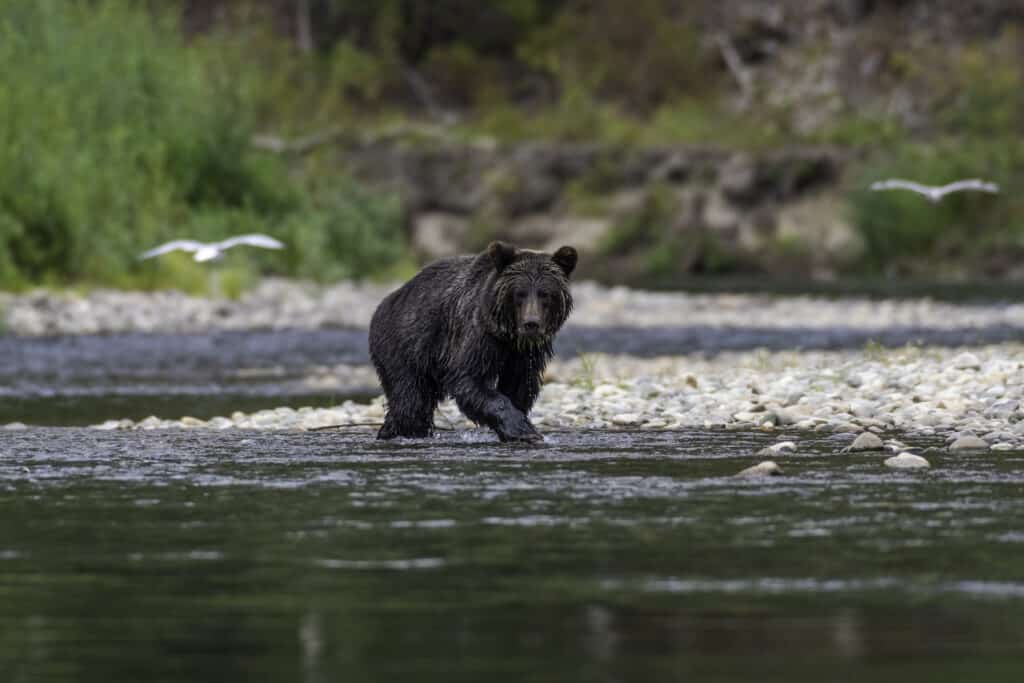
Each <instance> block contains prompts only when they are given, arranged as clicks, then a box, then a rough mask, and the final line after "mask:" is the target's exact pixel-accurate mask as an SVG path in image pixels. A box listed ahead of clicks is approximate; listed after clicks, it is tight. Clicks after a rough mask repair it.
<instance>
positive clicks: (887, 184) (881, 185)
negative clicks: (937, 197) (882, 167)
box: [869, 178, 935, 197]
mask: <svg viewBox="0 0 1024 683" xmlns="http://www.w3.org/2000/svg"><path fill="white" fill-rule="evenodd" d="M869 188H870V189H872V190H910V191H911V192H916V193H918V194H923V195H925V196H926V197H927V196H930V195H931V194H932V191H933V190H934V189H935V188H933V187H931V186H929V185H922V184H921V183H915V182H914V181H913V180H904V179H902V178H890V179H889V180H879V181H878V182H874V183H871V185H870V186H869Z"/></svg>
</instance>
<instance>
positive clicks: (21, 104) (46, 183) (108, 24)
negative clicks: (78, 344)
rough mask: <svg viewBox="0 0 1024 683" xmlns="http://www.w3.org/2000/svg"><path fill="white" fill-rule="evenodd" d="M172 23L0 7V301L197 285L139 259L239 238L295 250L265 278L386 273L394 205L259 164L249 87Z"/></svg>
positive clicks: (244, 76) (173, 19)
mask: <svg viewBox="0 0 1024 683" xmlns="http://www.w3.org/2000/svg"><path fill="white" fill-rule="evenodd" d="M177 21H178V17H177V15H176V14H174V13H172V12H170V11H156V12H155V13H153V12H150V11H149V9H147V8H146V7H144V6H143V5H142V4H140V3H133V2H129V1H128V0H99V1H97V2H84V1H74V0H0V73H3V74H4V83H3V87H2V88H0V286H5V287H17V286H22V285H26V284H29V283H39V282H44V283H45V282H49V283H68V282H93V283H106V284H115V285H139V284H143V285H152V286H156V285H161V284H166V283H167V282H168V281H169V280H170V281H173V280H175V279H182V278H191V277H192V276H193V275H194V273H191V272H189V271H188V269H187V268H186V269H185V271H184V272H182V268H181V267H180V265H175V264H173V263H171V264H169V265H166V266H164V265H162V264H161V263H157V264H154V263H151V262H146V263H141V264H140V263H139V262H137V260H136V259H135V255H136V254H137V253H138V252H139V251H141V250H142V249H144V248H146V247H149V246H152V245H153V244H156V243H158V242H160V241H163V240H167V239H171V238H175V237H185V236H187V237H193V238H196V239H201V240H207V239H219V238H223V237H225V236H227V235H229V234H233V233H237V232H240V231H248V230H260V231H265V232H268V233H271V234H274V235H277V236H280V237H281V238H283V239H285V240H286V241H287V242H288V243H289V248H288V251H287V253H285V254H284V255H283V256H282V255H277V254H275V255H273V257H271V256H270V255H261V256H259V257H255V258H258V259H259V263H262V264H263V267H264V268H266V269H268V270H271V271H277V272H282V273H288V274H293V275H300V274H301V275H305V276H310V277H321V278H329V277H337V276H339V275H359V274H363V273H365V272H368V271H370V270H373V269H376V268H379V267H380V266H381V265H385V266H386V265H388V264H389V263H391V262H394V261H395V260H396V259H397V258H398V257H399V256H400V249H401V247H400V246H399V245H400V240H398V239H397V237H398V227H399V221H398V212H397V207H396V206H395V204H394V202H393V201H392V200H389V199H387V198H381V197H377V196H375V195H373V194H371V193H368V192H367V191H365V190H361V189H359V188H358V187H355V186H354V185H353V184H352V183H351V181H349V180H347V179H345V178H343V177H333V178H331V179H330V182H324V181H321V182H320V183H318V185H316V186H314V185H313V184H312V183H310V182H307V181H302V180H301V179H299V180H297V179H296V178H295V176H294V174H292V173H290V172H289V169H288V168H287V167H286V166H285V164H284V163H283V162H282V161H281V160H280V159H278V158H276V157H273V156H271V155H268V154H266V153H261V152H259V151H257V150H254V149H252V148H251V147H250V144H249V140H250V137H251V134H252V133H253V131H254V129H255V126H256V123H257V121H256V118H255V114H256V108H255V107H254V106H253V100H254V98H255V94H254V88H253V83H254V82H255V80H256V74H253V73H247V72H245V70H244V66H245V62H244V60H242V59H239V58H238V57H237V55H235V54H232V53H231V51H230V44H229V43H228V42H226V41H218V40H203V41H196V42H194V43H193V44H186V42H185V39H184V38H183V36H182V33H181V32H180V31H179V30H178V25H177ZM239 69H241V71H239ZM242 258H244V257H242ZM253 263H256V261H253Z"/></svg>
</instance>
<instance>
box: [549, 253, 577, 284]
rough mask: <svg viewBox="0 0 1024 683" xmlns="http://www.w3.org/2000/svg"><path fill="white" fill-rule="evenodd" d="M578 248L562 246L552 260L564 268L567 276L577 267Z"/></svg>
mask: <svg viewBox="0 0 1024 683" xmlns="http://www.w3.org/2000/svg"><path fill="white" fill-rule="evenodd" d="M576 258H577V254H576V250H575V249H573V248H572V247H562V248H560V249H559V250H558V251H556V252H555V253H554V255H553V256H552V257H551V260H552V261H554V262H555V264H556V265H557V266H558V267H559V268H561V269H562V272H563V273H565V276H566V277H569V275H571V274H572V271H573V270H574V269H575V268H576Z"/></svg>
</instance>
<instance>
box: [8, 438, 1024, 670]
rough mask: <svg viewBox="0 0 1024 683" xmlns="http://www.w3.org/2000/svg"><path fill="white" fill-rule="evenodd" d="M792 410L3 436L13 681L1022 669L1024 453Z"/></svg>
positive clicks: (9, 630)
mask: <svg viewBox="0 0 1024 683" xmlns="http://www.w3.org/2000/svg"><path fill="white" fill-rule="evenodd" d="M797 437H798V439H799V441H800V451H799V453H798V454H796V455H787V456H785V457H784V458H781V459H780V463H781V464H782V466H783V469H784V471H785V472H784V475H783V476H780V477H773V478H764V479H742V478H736V477H734V476H732V475H734V474H735V473H736V472H737V471H739V470H740V469H742V468H743V467H746V466H748V465H750V464H752V463H754V462H756V461H757V460H758V458H755V457H754V456H753V455H752V454H753V453H755V452H756V450H757V449H759V448H761V447H763V446H764V445H766V444H768V443H770V442H772V441H774V440H775V439H776V436H774V435H765V434H758V433H733V432H705V431H692V432H627V431H623V432H613V431H600V432H580V433H553V434H551V433H549V434H548V438H547V441H546V442H545V443H544V444H542V445H539V446H536V447H510V446H507V445H503V444H499V443H497V442H496V441H494V439H493V438H492V437H490V436H489V435H487V434H483V433H481V432H475V431H474V432H464V433H452V432H446V433H443V434H442V435H441V436H439V437H437V438H434V439H427V440H421V441H408V442H395V443H378V442H376V441H374V440H373V439H372V438H371V434H369V433H368V432H343V431H333V432H315V433H297V432H269V433H262V432H246V431H240V430H229V431H224V432H216V431H210V430H200V431H175V430H159V431H148V432H146V431H143V432H97V431H94V430H87V429H80V428H29V429H25V430H18V431H8V432H5V433H0V519H2V520H3V522H2V529H3V531H2V535H0V605H2V606H3V607H2V610H0V679H2V680H5V681H12V682H33V683H34V682H37V681H50V680H54V681H55V680H76V681H114V680H118V681H121V680H124V681H193V682H195V681H232V680H274V681H335V680H346V681H393V680H417V681H444V682H449V681H479V680H491V681H524V680H536V681H566V680H594V681H623V680H681V679H687V678H690V677H698V678H699V679H700V680H705V679H716V680H759V681H760V680H778V681H804V680H806V681H822V680H838V681H861V680H871V681H906V680H918V679H920V680H929V681H963V680H972V681H980V680H986V681H988V680H1019V679H1018V678H1017V676H1016V675H1015V672H1016V674H1017V675H1019V673H1020V671H1021V669H1022V668H1024V664H1022V661H1024V660H1022V659H1021V655H1022V654H1024V645H1022V644H1024V571H1022V567H1024V525H1022V520H1024V497H1022V495H1021V494H1022V491H1024V489H1022V485H1024V474H1022V472H1024V467H1022V466H1024V453H1013V452H1011V453H1000V454H986V455H976V456H970V457H966V456H963V455H935V456H930V457H931V458H932V461H933V468H932V469H931V470H930V471H926V472H923V473H922V472H913V473H901V472H895V471H891V470H888V469H887V468H885V467H884V466H883V465H882V462H881V461H882V459H883V457H884V456H883V455H881V454H878V453H873V454H857V455H850V454H843V455H840V454H839V453H838V451H839V448H840V445H841V444H842V443H844V442H841V441H838V440H837V438H836V437H823V436H820V435H816V436H811V435H797ZM916 445H918V446H927V445H929V444H928V443H926V442H925V443H917V444H916Z"/></svg>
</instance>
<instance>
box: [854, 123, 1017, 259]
mask: <svg viewBox="0 0 1024 683" xmlns="http://www.w3.org/2000/svg"><path fill="white" fill-rule="evenodd" d="M1022 161H1024V147H1022V146H1021V145H1020V144H1019V143H1014V142H1010V141H1004V142H995V143H994V142H986V141H983V140H977V139H965V140H947V141H944V142H941V143H930V144H927V143H910V144H906V145H901V146H898V147H896V148H895V149H894V151H893V152H892V153H891V154H889V155H887V156H885V157H884V158H881V159H879V160H877V161H875V162H873V163H871V164H869V165H867V166H866V167H865V168H863V169H862V170H861V171H860V173H859V174H858V178H857V179H856V180H855V186H856V188H857V189H855V190H854V191H853V192H852V193H851V196H850V201H851V208H852V212H853V219H854V224H855V225H856V226H857V229H858V230H859V231H860V233H861V235H862V236H863V238H864V243H865V255H864V258H865V265H866V266H867V267H868V268H869V269H874V270H879V269H882V268H883V267H885V266H886V265H888V264H892V263H900V262H907V263H910V262H918V263H923V264H927V263H929V262H932V263H934V260H935V259H936V258H939V259H941V258H948V259H956V258H958V257H960V256H963V255H966V254H971V253H975V254H976V253H978V252H979V250H982V249H985V248H988V247H990V246H991V245H993V244H995V243H999V242H1009V241H1013V240H1015V239H1016V238H1015V235H1016V234H1019V233H1020V231H1021V229H1022V228H1024V211H1022V209H1024V207H1022V206H1021V205H1020V203H1019V202H1018V201H1017V200H1016V199H1015V198H1014V196H1013V195H1012V193H1009V192H1004V194H1000V195H990V194H987V193H980V192H960V193H954V194H950V195H947V196H946V197H945V198H944V199H943V200H942V201H940V202H938V203H932V202H930V201H928V200H927V199H926V198H924V197H922V196H920V195H918V194H916V193H912V192H908V191H903V190H891V191H880V192H873V191H870V190H868V189H867V188H868V186H869V185H870V184H871V183H872V182H874V181H876V180H883V179H886V178H893V177H898V178H906V179H909V180H915V181H918V182H921V183H926V184H936V185H941V184H944V183H947V182H951V181H953V180H958V179H961V178H973V177H982V178H985V179H988V180H992V181H995V182H997V183H999V184H1000V185H1002V186H1003V188H1004V190H1006V189H1008V188H1009V187H1012V186H1013V185H1014V184H1015V183H1016V182H1020V181H1021V180H1024V178H1022V177H1021V174H1020V171H1019V170H1017V169H1019V168H1020V164H1021V162H1022Z"/></svg>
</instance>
